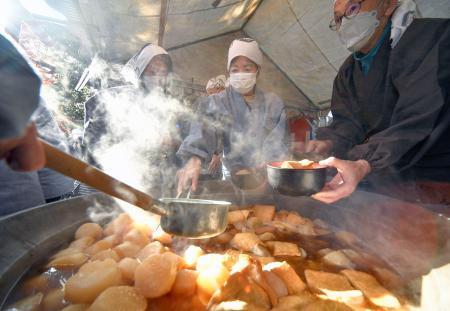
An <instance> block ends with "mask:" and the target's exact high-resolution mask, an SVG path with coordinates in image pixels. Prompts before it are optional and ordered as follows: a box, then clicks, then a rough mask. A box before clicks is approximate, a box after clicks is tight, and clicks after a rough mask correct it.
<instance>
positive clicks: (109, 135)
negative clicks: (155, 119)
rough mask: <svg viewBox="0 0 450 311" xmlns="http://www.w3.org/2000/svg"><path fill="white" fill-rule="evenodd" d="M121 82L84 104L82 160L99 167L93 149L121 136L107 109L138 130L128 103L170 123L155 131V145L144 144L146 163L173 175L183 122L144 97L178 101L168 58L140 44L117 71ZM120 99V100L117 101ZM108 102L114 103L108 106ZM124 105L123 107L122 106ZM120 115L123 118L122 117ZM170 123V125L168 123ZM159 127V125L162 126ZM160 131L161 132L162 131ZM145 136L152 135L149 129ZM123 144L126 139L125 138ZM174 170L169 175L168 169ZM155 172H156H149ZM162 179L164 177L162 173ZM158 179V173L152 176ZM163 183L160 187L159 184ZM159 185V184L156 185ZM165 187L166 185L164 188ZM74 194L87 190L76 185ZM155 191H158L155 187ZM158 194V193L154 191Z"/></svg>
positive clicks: (155, 47) (159, 49) (152, 46)
mask: <svg viewBox="0 0 450 311" xmlns="http://www.w3.org/2000/svg"><path fill="white" fill-rule="evenodd" d="M121 74H122V76H123V79H124V80H125V81H124V82H126V84H125V85H121V86H116V87H111V88H108V89H105V90H101V91H100V92H98V93H97V94H96V95H95V96H93V97H91V98H90V99H89V100H88V101H87V102H86V103H85V120H84V133H83V148H84V150H83V153H84V157H85V160H86V161H88V162H89V163H90V164H92V165H95V166H97V167H99V168H102V167H101V164H100V163H99V160H98V159H97V158H96V151H98V150H102V148H104V145H105V141H106V140H108V139H109V140H111V142H109V141H108V142H106V144H107V147H108V148H109V147H110V146H113V145H114V144H120V143H121V140H122V139H123V138H122V137H121V136H120V134H118V133H116V131H115V130H114V127H113V126H111V125H112V121H111V115H110V114H108V113H109V111H116V114H115V115H114V117H115V118H116V121H117V118H118V119H119V120H120V122H123V123H124V124H126V127H128V128H129V130H130V131H131V132H134V131H136V133H137V132H139V131H140V129H141V128H142V126H143V125H142V124H139V123H136V122H135V120H133V119H132V118H131V117H130V116H129V114H128V113H127V111H129V110H128V109H130V107H131V106H132V105H136V106H135V108H136V109H131V110H130V111H139V109H142V115H147V116H150V115H151V114H152V113H154V114H155V115H159V114H164V117H165V118H166V119H167V120H170V122H171V123H170V124H171V125H170V126H167V127H164V130H163V129H161V132H160V133H158V134H159V136H160V140H159V143H156V142H155V145H152V146H145V148H147V149H146V156H147V158H148V159H149V166H150V165H155V163H159V164H158V165H159V166H160V167H161V172H165V173H167V176H168V175H173V176H174V175H175V170H176V165H177V163H176V162H177V159H176V156H175V153H176V151H177V150H178V147H179V145H180V143H181V140H182V137H181V136H182V133H181V131H180V126H179V124H180V123H181V122H187V121H186V120H184V119H183V118H181V117H180V116H179V115H177V114H176V113H175V112H173V111H169V112H167V111H165V110H164V107H163V106H159V107H158V105H160V103H159V101H158V100H154V99H151V100H149V97H148V96H150V97H151V96H155V98H169V99H170V98H176V99H178V100H180V101H181V100H182V99H183V98H182V97H183V89H182V88H180V87H177V86H175V85H174V83H173V82H174V80H175V74H174V73H173V65H172V60H171V58H170V56H169V54H168V53H167V51H166V50H164V49H163V48H162V47H160V46H158V45H155V44H151V43H150V44H146V45H145V46H143V47H142V48H141V49H140V50H139V51H138V52H137V53H136V54H135V55H134V56H133V57H132V58H131V59H130V60H129V61H128V62H127V63H126V65H125V66H124V68H123V69H122V72H121ZM118 98H123V100H117V99H118ZM112 105H116V106H115V108H114V109H113V108H112ZM117 105H124V106H123V108H117ZM125 105H126V106H125ZM121 110H123V115H121V116H119V114H120V113H117V112H118V111H121ZM122 118H123V119H122ZM172 123H173V124H172ZM162 128H163V127H162ZM163 131H164V132H163ZM148 135H149V136H151V135H154V134H152V133H151V131H149V133H148ZM125 143H126V141H125ZM170 170H174V172H173V173H172V174H169V173H168V172H169V171H170ZM153 175H156V174H153ZM163 177H164V178H165V176H163ZM155 179H158V176H155ZM168 183H169V182H167V183H166V182H165V181H161V182H159V180H158V181H157V182H152V184H159V185H158V188H161V189H162V188H163V187H165V186H167V184H168ZM170 183H173V181H170ZM162 184H164V185H163V186H161V185H162ZM159 186H161V187H159ZM166 188H168V187H166ZM77 189H78V191H77V194H86V193H89V192H91V189H89V188H87V187H85V186H84V185H80V186H78V187H77ZM158 191H159V190H158ZM154 195H160V193H154Z"/></svg>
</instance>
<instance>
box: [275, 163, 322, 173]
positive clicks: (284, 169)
mask: <svg viewBox="0 0 450 311" xmlns="http://www.w3.org/2000/svg"><path fill="white" fill-rule="evenodd" d="M275 162H277V163H280V162H284V161H269V162H267V163H266V167H268V168H269V167H270V168H273V169H277V170H281V171H319V170H325V169H327V168H328V166H325V165H320V164H319V163H317V162H314V163H317V165H320V167H316V168H284V167H278V166H274V165H272V163H275Z"/></svg>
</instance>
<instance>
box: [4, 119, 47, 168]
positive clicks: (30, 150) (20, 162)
mask: <svg viewBox="0 0 450 311" xmlns="http://www.w3.org/2000/svg"><path fill="white" fill-rule="evenodd" d="M0 159H6V162H7V163H8V165H9V166H10V167H11V168H12V169H14V170H17V171H33V170H37V169H40V168H42V167H43V166H44V164H45V154H44V148H43V147H42V144H41V143H40V141H39V140H38V136H37V130H36V126H35V125H34V124H33V123H31V124H30V125H28V126H27V128H26V129H25V133H24V134H23V135H22V136H21V137H18V138H13V139H6V140H0Z"/></svg>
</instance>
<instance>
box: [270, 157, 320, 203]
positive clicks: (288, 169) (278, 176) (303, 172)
mask: <svg viewBox="0 0 450 311" xmlns="http://www.w3.org/2000/svg"><path fill="white" fill-rule="evenodd" d="M326 177H327V167H326V166H323V165H320V164H319V163H317V162H313V161H309V160H302V161H273V162H269V163H268V164H267V178H268V181H269V184H270V185H271V186H272V188H273V189H274V190H275V191H277V192H279V193H280V194H284V195H289V196H308V195H312V194H314V193H317V192H319V191H320V190H321V189H322V188H323V186H324V185H325V181H326Z"/></svg>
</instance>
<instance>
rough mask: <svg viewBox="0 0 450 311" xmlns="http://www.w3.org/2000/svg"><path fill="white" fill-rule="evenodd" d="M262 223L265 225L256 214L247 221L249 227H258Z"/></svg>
mask: <svg viewBox="0 0 450 311" xmlns="http://www.w3.org/2000/svg"><path fill="white" fill-rule="evenodd" d="M262 225H263V223H262V221H261V219H259V218H258V217H255V216H252V217H249V218H248V219H247V222H246V226H247V228H250V229H256V228H258V227H261V226H262Z"/></svg>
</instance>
